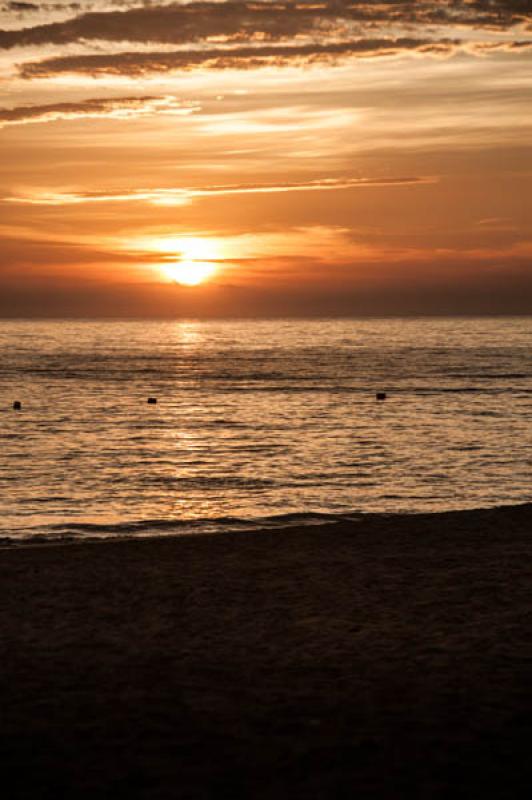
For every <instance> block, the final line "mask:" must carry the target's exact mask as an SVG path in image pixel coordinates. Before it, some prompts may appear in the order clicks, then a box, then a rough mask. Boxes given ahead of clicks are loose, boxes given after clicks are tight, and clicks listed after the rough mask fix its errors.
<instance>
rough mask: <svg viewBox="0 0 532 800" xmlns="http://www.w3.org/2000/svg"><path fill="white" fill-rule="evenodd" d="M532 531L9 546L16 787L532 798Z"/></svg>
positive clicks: (0, 567)
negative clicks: (531, 558) (531, 743)
mask: <svg viewBox="0 0 532 800" xmlns="http://www.w3.org/2000/svg"><path fill="white" fill-rule="evenodd" d="M531 523H532V506H520V507H516V508H508V509H498V510H491V511H478V512H461V513H455V514H442V515H421V516H397V517H396V516H386V517H381V516H368V517H367V518H365V519H362V520H361V521H358V522H354V523H349V524H348V523H345V524H338V525H333V526H321V527H310V528H303V527H301V528H296V529H289V530H285V531H274V532H272V531H270V532H263V533H251V534H248V533H235V534H224V535H219V536H205V537H196V538H193V537H182V538H173V539H155V540H142V541H129V542H127V541H126V542H124V541H122V542H112V543H103V544H80V545H53V546H51V545H49V546H32V547H26V548H14V547H13V548H9V547H6V548H3V549H2V550H1V551H0V571H1V577H0V587H1V588H0V592H1V598H0V599H1V602H0V637H1V653H0V657H1V661H0V681H1V718H0V748H1V760H2V786H3V787H4V790H5V793H4V791H3V796H4V797H6V798H7V800H13V799H14V798H31V800H40V799H41V798H50V800H51V798H54V800H59V799H60V798H73V799H74V798H75V800H78V799H80V800H87V799H88V798H91V800H103V799H104V798H124V800H125V799H126V798H129V799H130V800H134V798H146V800H148V799H149V800H160V798H164V799H165V800H167V798H179V799H181V798H194V799H196V798H222V797H224V798H225V797H228V798H233V800H236V799H237V798H250V799H252V800H266V799H267V800H273V798H283V799H284V798H290V800H299V799H301V800H303V798H304V799H305V800H316V799H318V798H319V800H325V798H327V799H328V798H331V800H333V799H335V798H360V799H361V800H366V798H405V799H406V798H408V799H409V800H414V799H415V798H420V800H421V798H423V800H425V799H427V800H428V799H429V798H440V797H449V798H474V797H479V798H486V797H489V798H501V800H503V798H504V800H509V799H511V798H517V797H528V796H529V794H530V791H532V767H531V765H532V755H531V754H530V752H529V751H530V742H531V741H532V695H531V685H532V681H531V677H532V615H531V609H532V582H531V580H530V578H531V568H530V563H531V561H530V556H531V545H530V541H531V532H532V524H531Z"/></svg>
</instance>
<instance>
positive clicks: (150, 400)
mask: <svg viewBox="0 0 532 800" xmlns="http://www.w3.org/2000/svg"><path fill="white" fill-rule="evenodd" d="M156 403H157V398H156V397H148V405H150V406H154V405H155V404H156Z"/></svg>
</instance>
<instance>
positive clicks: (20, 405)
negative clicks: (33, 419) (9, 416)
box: [13, 400, 22, 411]
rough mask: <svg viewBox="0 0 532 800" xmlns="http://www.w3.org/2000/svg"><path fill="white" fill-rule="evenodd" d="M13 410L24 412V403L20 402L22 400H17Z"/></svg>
mask: <svg viewBox="0 0 532 800" xmlns="http://www.w3.org/2000/svg"><path fill="white" fill-rule="evenodd" d="M13 410H14V411H22V403H21V402H20V400H15V402H14V403H13Z"/></svg>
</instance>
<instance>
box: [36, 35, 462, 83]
mask: <svg viewBox="0 0 532 800" xmlns="http://www.w3.org/2000/svg"><path fill="white" fill-rule="evenodd" d="M460 44H461V41H460V40H459V39H448V38H445V39H439V40H433V39H427V38H419V39H416V38H410V37H401V38H396V39H393V38H385V39H355V40H350V41H342V42H332V43H330V44H320V43H318V42H313V43H309V44H299V45H298V44H295V45H294V44H290V45H265V46H258V45H255V46H251V47H249V46H246V47H231V48H210V49H202V50H178V51H174V52H158V51H156V52H149V53H146V52H127V53H110V54H89V55H73V56H59V57H57V58H48V59H44V60H42V61H36V62H35V61H30V62H26V63H24V64H22V65H21V66H20V75H21V76H22V77H23V78H47V77H52V76H54V75H60V74H62V73H80V74H86V75H91V76H99V75H124V76H128V77H135V76H140V75H144V74H148V73H157V72H163V73H164V72H173V71H177V70H184V71H186V70H190V69H193V68H194V67H203V68H207V69H216V70H222V69H256V68H257V67H263V66H269V67H282V66H286V65H290V64H294V65H297V64H303V63H331V62H335V61H337V60H338V59H339V58H345V57H349V56H351V57H357V56H358V57H364V58H370V57H380V56H386V55H397V54H399V53H408V52H410V53H412V52H413V53H415V52H418V53H424V54H429V55H430V54H432V55H450V54H451V53H453V52H455V51H456V49H457V48H458V47H459V45H460Z"/></svg>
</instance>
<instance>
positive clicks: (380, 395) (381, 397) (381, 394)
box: [375, 392, 386, 400]
mask: <svg viewBox="0 0 532 800" xmlns="http://www.w3.org/2000/svg"><path fill="white" fill-rule="evenodd" d="M375 396H376V398H377V400H386V392H377V394H376V395H375Z"/></svg>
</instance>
